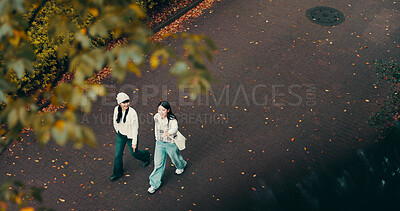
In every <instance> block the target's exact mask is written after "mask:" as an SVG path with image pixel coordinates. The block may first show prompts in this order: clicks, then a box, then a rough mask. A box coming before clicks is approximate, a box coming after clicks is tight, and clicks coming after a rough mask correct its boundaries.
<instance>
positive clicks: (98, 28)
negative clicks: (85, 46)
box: [89, 22, 108, 37]
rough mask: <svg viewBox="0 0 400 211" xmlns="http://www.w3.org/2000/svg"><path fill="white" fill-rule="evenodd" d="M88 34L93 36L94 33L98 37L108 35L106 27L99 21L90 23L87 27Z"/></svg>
mask: <svg viewBox="0 0 400 211" xmlns="http://www.w3.org/2000/svg"><path fill="white" fill-rule="evenodd" d="M89 34H90V35H91V36H93V37H94V36H96V35H99V36H100V37H107V36H108V33H107V28H106V27H105V26H104V25H103V24H102V23H101V22H100V23H96V24H94V25H92V26H91V27H90V28H89Z"/></svg>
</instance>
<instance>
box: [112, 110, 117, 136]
mask: <svg viewBox="0 0 400 211" xmlns="http://www.w3.org/2000/svg"><path fill="white" fill-rule="evenodd" d="M117 115H118V106H116V107H115V108H114V116H113V125H114V130H115V132H116V133H118V128H117Z"/></svg>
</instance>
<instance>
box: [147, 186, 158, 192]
mask: <svg viewBox="0 0 400 211" xmlns="http://www.w3.org/2000/svg"><path fill="white" fill-rule="evenodd" d="M156 190H157V189H155V188H154V187H153V186H150V187H149V189H147V192H148V193H154V192H156Z"/></svg>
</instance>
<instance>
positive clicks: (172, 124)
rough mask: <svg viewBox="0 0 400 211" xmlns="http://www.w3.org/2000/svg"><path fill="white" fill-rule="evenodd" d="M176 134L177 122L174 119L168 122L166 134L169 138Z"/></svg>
mask: <svg viewBox="0 0 400 211" xmlns="http://www.w3.org/2000/svg"><path fill="white" fill-rule="evenodd" d="M177 132H178V121H177V120H176V119H171V120H169V130H168V134H169V135H170V136H175V135H176V133H177Z"/></svg>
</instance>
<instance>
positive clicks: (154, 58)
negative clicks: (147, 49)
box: [150, 54, 160, 69]
mask: <svg viewBox="0 0 400 211" xmlns="http://www.w3.org/2000/svg"><path fill="white" fill-rule="evenodd" d="M159 64H160V60H159V59H158V55H156V54H153V55H151V57H150V66H151V68H153V69H155V68H157V67H158V65H159Z"/></svg>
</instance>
